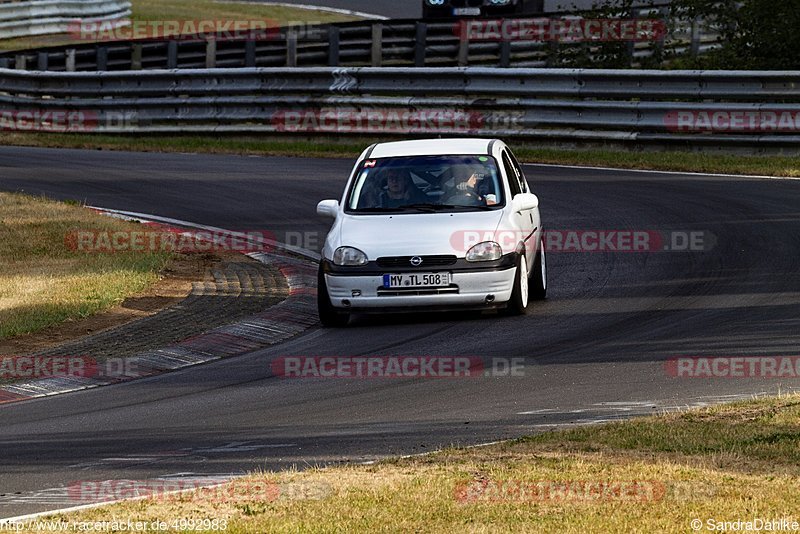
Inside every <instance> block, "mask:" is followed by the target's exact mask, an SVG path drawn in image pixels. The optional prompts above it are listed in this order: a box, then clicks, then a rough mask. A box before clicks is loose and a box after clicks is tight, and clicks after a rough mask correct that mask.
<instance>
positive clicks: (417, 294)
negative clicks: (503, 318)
mask: <svg viewBox="0 0 800 534" xmlns="http://www.w3.org/2000/svg"><path fill="white" fill-rule="evenodd" d="M432 271H433V272H438V271H450V272H452V283H451V285H450V287H447V288H438V289H432V288H431V289H410V290H409V289H401V290H388V289H384V288H383V275H382V274H364V275H356V274H338V273H337V274H331V273H326V274H325V281H326V283H327V286H328V295H329V297H330V300H331V304H332V305H333V306H334V307H335V308H340V309H342V310H351V311H404V309H417V308H428V309H450V308H453V309H458V308H464V309H483V308H498V307H503V306H504V305H505V304H506V303H507V302H508V301H509V299H511V292H512V290H513V286H514V277H515V275H516V272H517V269H516V267H515V266H513V267H509V268H504V269H488V270H485V271H481V270H472V271H469V272H459V271H452V270H449V269H447V268H440V269H432ZM386 272H387V273H389V272H391V271H390V270H387V271H386Z"/></svg>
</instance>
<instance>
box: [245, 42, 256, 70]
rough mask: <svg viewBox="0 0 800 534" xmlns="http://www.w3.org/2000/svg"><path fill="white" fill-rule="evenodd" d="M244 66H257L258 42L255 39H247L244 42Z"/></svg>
mask: <svg viewBox="0 0 800 534" xmlns="http://www.w3.org/2000/svg"><path fill="white" fill-rule="evenodd" d="M244 66H245V67H255V66H256V42H255V41H253V40H249V41H245V43H244Z"/></svg>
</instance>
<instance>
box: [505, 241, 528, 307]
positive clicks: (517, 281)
mask: <svg viewBox="0 0 800 534" xmlns="http://www.w3.org/2000/svg"><path fill="white" fill-rule="evenodd" d="M527 311H528V262H527V260H525V254H524V253H522V254H520V255H519V260H518V261H517V274H515V275H514V289H513V290H512V291H511V299H509V301H508V306H507V307H506V314H507V315H525V313H527Z"/></svg>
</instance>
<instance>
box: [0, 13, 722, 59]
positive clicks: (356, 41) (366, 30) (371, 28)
mask: <svg viewBox="0 0 800 534" xmlns="http://www.w3.org/2000/svg"><path fill="white" fill-rule="evenodd" d="M667 9H668V8H667V7H666V6H661V7H650V8H641V9H640V10H639V11H638V12H637V17H639V18H656V19H664V18H665V19H667V20H669V23H668V28H669V30H670V31H669V33H668V34H667V35H665V36H664V38H663V39H659V40H654V41H646V42H628V43H624V46H626V54H627V56H628V59H629V63H630V66H631V67H637V66H640V65H641V63H642V62H643V61H645V60H647V59H648V58H651V57H653V55H654V54H655V53H657V52H663V53H665V54H666V55H668V56H670V55H673V56H678V55H684V54H688V55H697V54H703V53H706V52H708V51H709V50H712V49H714V48H716V47H718V46H720V45H719V41H718V39H719V36H718V34H717V33H716V32H715V31H714V30H713V29H712V28H710V27H708V25H706V24H705V23H703V21H701V20H694V21H689V20H677V19H676V20H671V19H670V17H669V16H668V11H667ZM457 24H458V22H457V21H438V22H437V21H419V20H392V21H357V22H349V23H337V24H329V25H320V26H313V27H308V26H306V27H302V28H299V29H298V28H281V29H280V30H279V31H276V32H274V34H271V37H272V38H270V39H267V40H258V41H246V40H208V41H205V40H157V39H149V40H147V41H114V42H101V43H87V44H81V45H74V46H69V47H53V48H42V49H37V50H25V51H18V52H11V53H4V54H0V67H5V68H17V69H23V70H26V69H27V70H53V71H106V70H111V71H115V70H141V69H145V70H146V69H174V68H181V69H184V68H242V67H284V66H285V67H315V66H331V67H338V66H346V67H354V66H373V67H380V66H416V67H423V66H442V67H444V66H495V67H533V68H545V67H558V66H563V65H559V63H558V61H559V60H558V54H557V52H561V53H569V52H570V51H576V50H583V49H586V48H589V50H590V52H591V50H592V45H591V44H589V43H554V42H546V41H541V40H534V39H531V40H526V39H517V40H506V41H499V40H498V41H490V40H469V39H464V38H461V37H460V36H459V32H458V31H457Z"/></svg>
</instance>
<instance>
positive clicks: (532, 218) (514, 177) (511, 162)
mask: <svg viewBox="0 0 800 534" xmlns="http://www.w3.org/2000/svg"><path fill="white" fill-rule="evenodd" d="M501 159H502V160H503V167H504V168H505V172H506V176H507V178H508V185H509V189H510V190H511V201H512V202H513V200H514V197H515V196H517V195H519V194H521V193H529V192H530V191H529V189H528V182H527V180H525V175H524V174H522V168H521V167H520V165H519V163H518V162H517V159H516V158H515V157H514V155H513V154H512V153H511V151H510V150H509V149H508V147H504V148H503V150H502V153H501ZM511 218H512V222H513V224H514V226H515V227H516V228H517V229H518V230H519V232H520V234H521V235H520V240H522V241H524V242H525V259H526V260H527V262H528V269H530V268H531V266H532V265H533V260H534V257H535V255H536V250H537V245H538V241H537V238H538V237H539V229H540V220H539V210H538V208H534V209H528V210H522V211H519V212H517V211H514V212H512V214H511Z"/></svg>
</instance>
